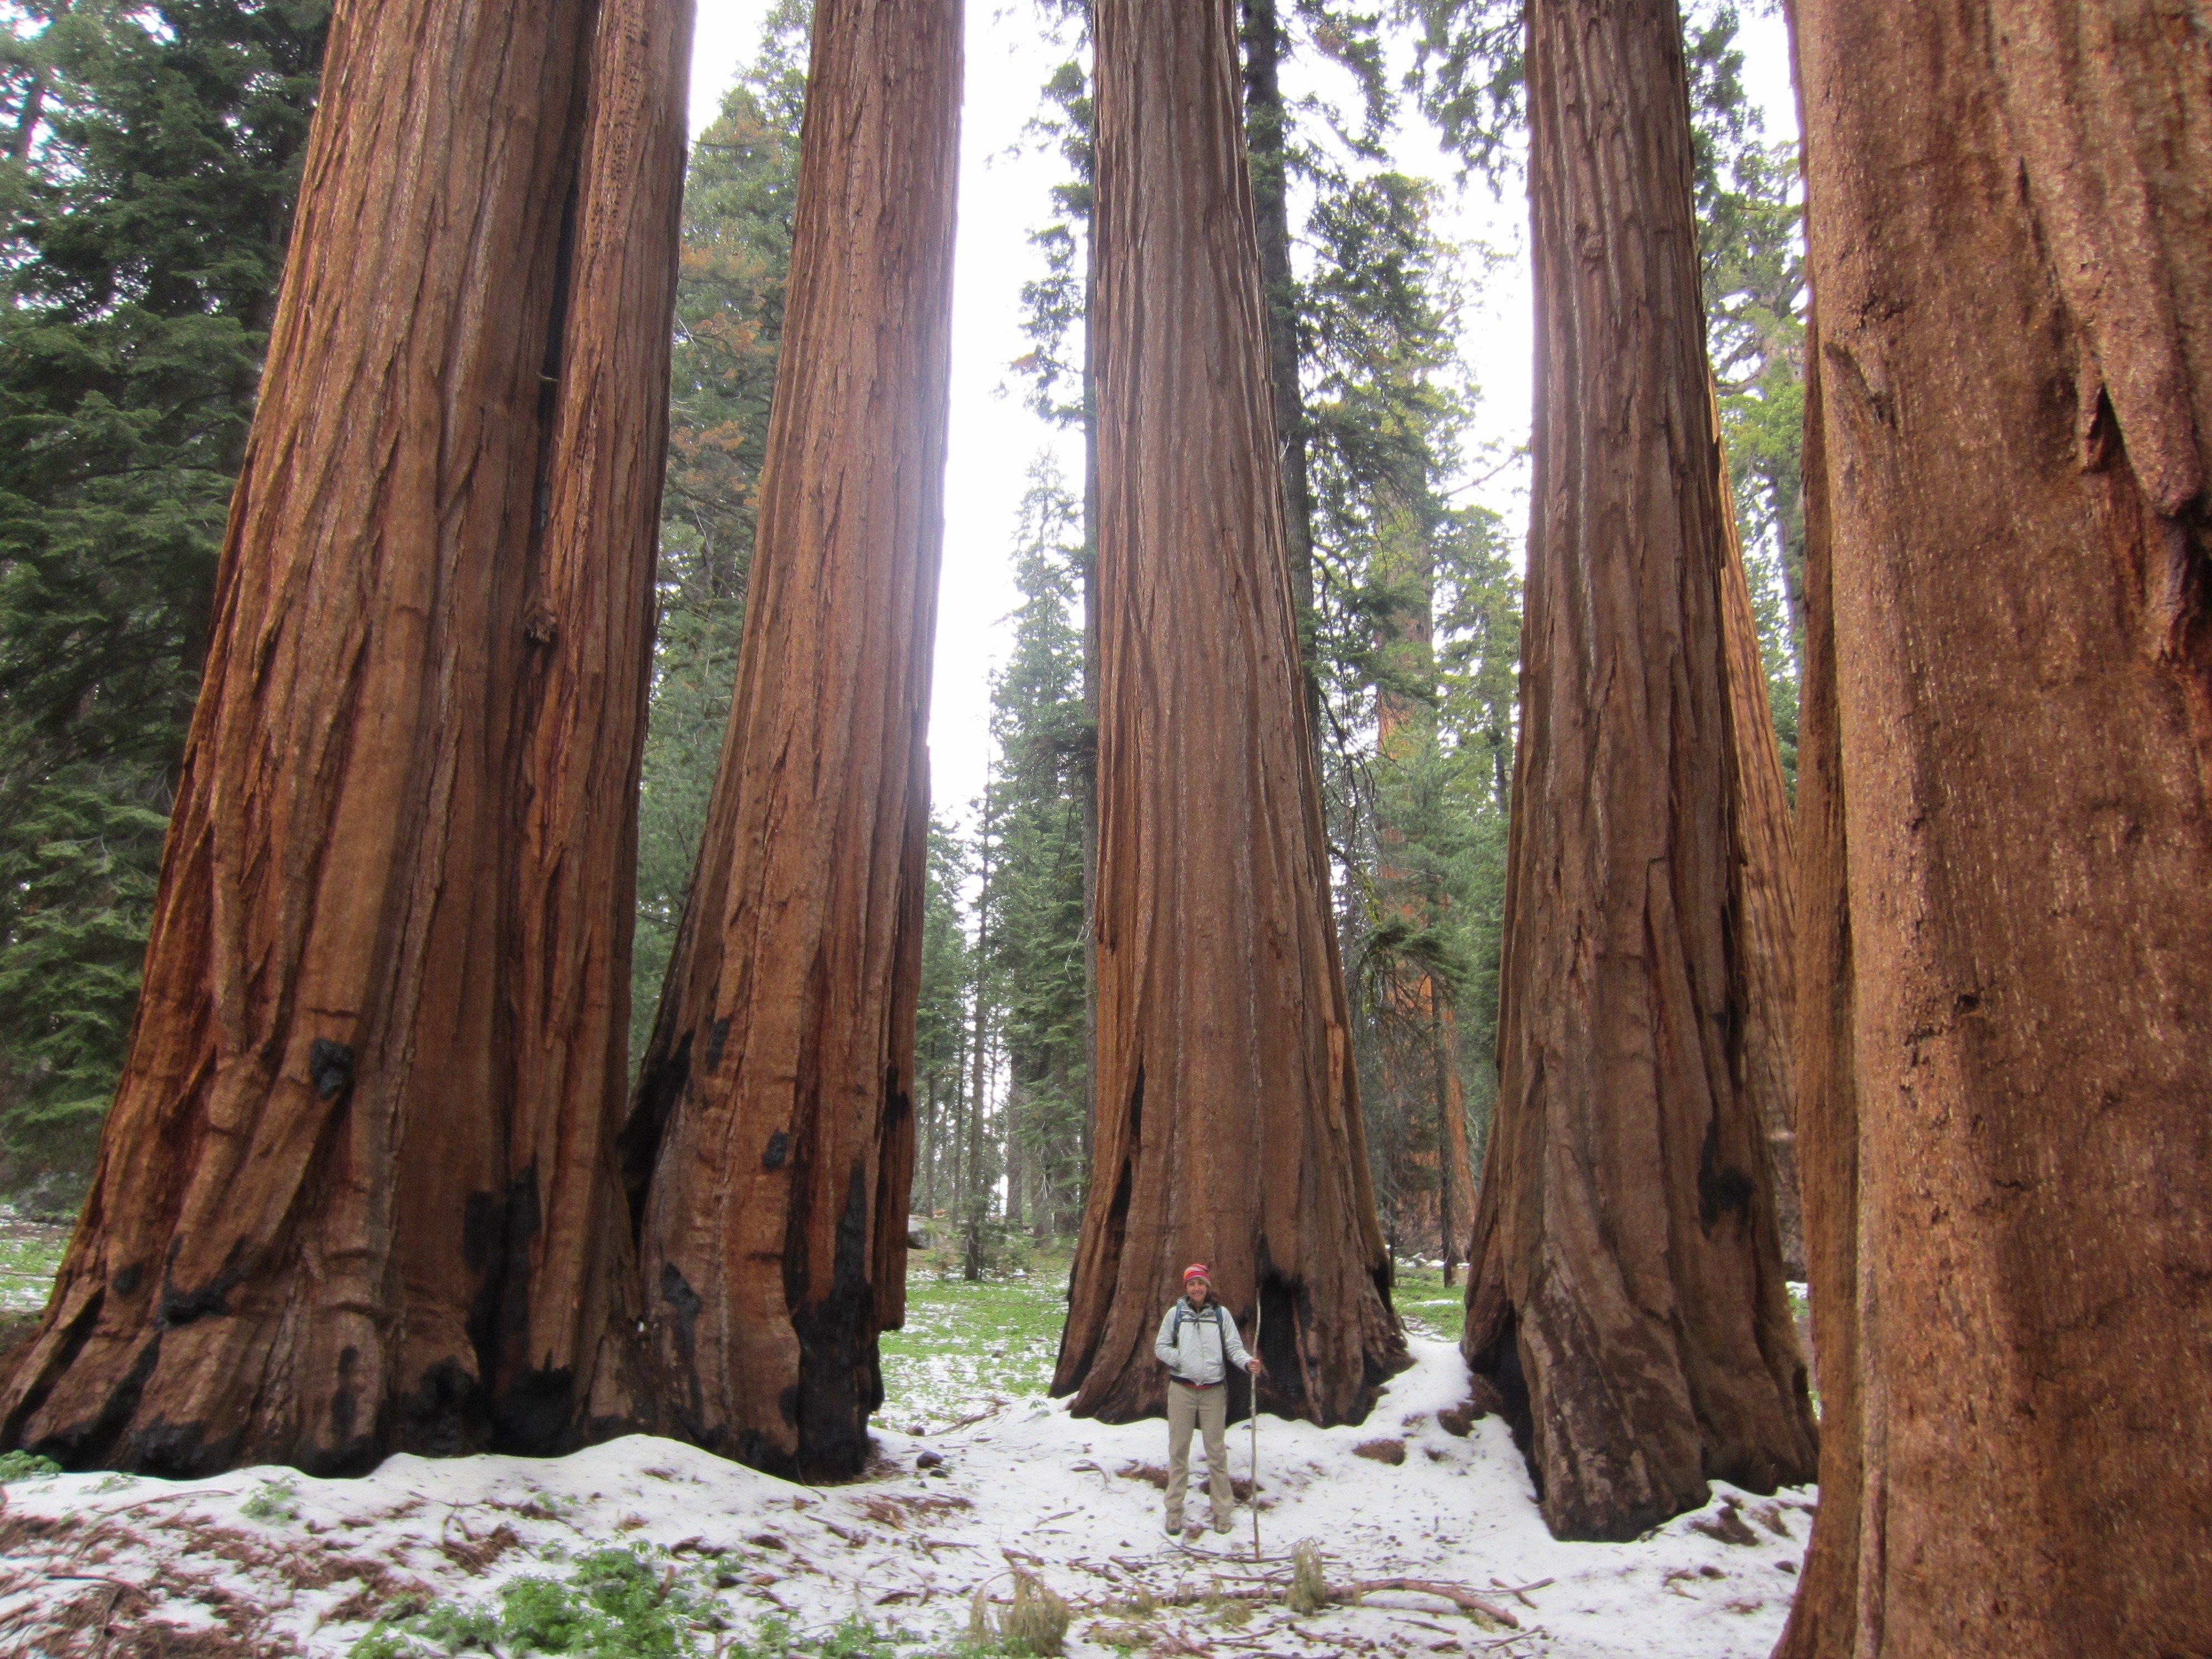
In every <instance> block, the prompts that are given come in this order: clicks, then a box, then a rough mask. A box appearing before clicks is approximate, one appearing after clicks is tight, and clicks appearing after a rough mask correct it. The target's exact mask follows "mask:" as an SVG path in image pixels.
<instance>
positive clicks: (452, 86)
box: [0, 0, 690, 1474]
mask: <svg viewBox="0 0 2212 1659" xmlns="http://www.w3.org/2000/svg"><path fill="white" fill-rule="evenodd" d="M689 39H690V6H689V4H688V3H687V0H607V3H605V4H603V5H601V6H600V7H599V8H598V9H597V10H596V12H595V11H594V9H592V8H588V7H586V6H583V5H581V4H577V3H571V0H532V3H525V4H520V5H517V6H514V7H510V8H507V9H501V10H496V11H485V10H483V9H479V8H471V7H467V6H460V5H455V4H453V3H450V0H395V3H388V4H380V5H374V6H370V5H364V4H359V3H349V4H343V5H341V7H340V8H339V10H338V13H337V17H336V18H335V20H334V21H333V24H332V30H331V48H330V54H329V58H328V61H327V64H326V66H325V72H324V78H323V102H322V106H321V109H320V111H319V113H318V115H317V117H316V121H315V126H314V131H313V137H312V139H311V141H310V144H309V148H308V155H307V163H306V171H305V176H304V179H303V181H302V185H301V198H300V208H299V215H298V220H297V223H296V226H295V233H294V238H293V246H292V259H291V264H290V267H289V270H288V271H287V273H286V276H285V282H284V287H283V296H282V299H281V301H280V304H279V307H278V314H277V318H276V325H275V330H274V332H273V335H272V337H271V341H270V356H269V365H268V369H267V373H266V374H265V376H264V382H263V388H262V396H261V406H260V410H259V412H258V416H257V417H256V419H255V422H254V427H253V433H252V440H251V441H250V443H249V445H248V448H247V454H246V465H245V471H244V474H243V476H242V477H241V478H240V483H239V486H238V489H237V493H236V495H235V496H234V501H233V504H232V511H231V520H230V526H229V530H228V538H227V541H226V545H225V550H224V555H223V560H222V575H221V578H220V589H219V593H218V602H217V612H216V623H215V627H214V630H213V637H212V643H211V647H210V653H209V660H208V668H207V675H206V679H205V682H204V685H203V688H202V691H201V696H200V702H199V705H198V708H197V712H196V714H195V716H194V720H193V725H192V730H191V737H190V739H189V742H188V745H187V749H186V752H185V763H184V768H183V775H182V781H181V784H180V787H179V799H178V805H177V808H176V811H175V814H174V817H173V821H172V823H171V828H170V834H169V842H168V847H167V854H166V855H165V859H164V863H163V869H162V877H161V894H160V897H159V900H158V902H157V906H156V914H155V924H154V929H153V935H152V939H151V942H150V945H149V951H148V957H147V966H146V976H145V989H144V993H143V1000H142V1004H141V1007H140V1011H139V1015H138V1020H137V1027H136V1029H135V1030H134V1032H133V1035H132V1042H131V1057H130V1060H129V1062H128V1064H127V1066H126V1067H125V1073H124V1078H123V1081H122V1084H121V1085H120V1088H119V1090H118V1096H117V1099H116V1103H115V1107H114V1109H113V1111H112V1115H111V1116H110V1118H109V1121H108V1124H107V1128H106V1136H105V1138H104V1139H103V1142H102V1146H101V1152H100V1163H99V1166H98V1169H97V1171H96V1174H95V1176H94V1187H93V1191H92V1194H91V1198H90V1200H89V1201H88V1205H87V1206H86V1209H85V1212H84V1216H83V1218H82V1221H81V1222H80V1223H79V1225H78V1229H77V1232H76V1237H75V1238H74V1239H73V1241H72V1243H71V1245H70V1251H69V1254H68V1256H67V1258H66V1260H65V1261H64V1267H63V1270H62V1274H61V1277H60V1280H59V1282H58V1285H57V1288H56V1291H55V1295H54V1298H53V1301H52V1304H51V1305H50V1307H49V1309H48V1310H47V1314H46V1321H45V1323H44V1325H43V1327H42V1328H41V1330H40V1335H39V1337H38V1338H37V1340H36V1343H35V1345H34V1347H33V1351H32V1352H31V1353H30V1354H29V1356H28V1357H27V1359H26V1361H25V1362H24V1364H22V1365H21V1367H20V1369H18V1370H17V1371H16V1372H15V1376H14V1377H13V1378H12V1380H11V1382H10V1383H9V1388H8V1389H7V1390H6V1392H5V1394H4V1395H0V1425H4V1432H5V1437H6V1439H8V1440H9V1441H10V1442H13V1443H19V1444H22V1445H25V1446H30V1447H35V1448H37V1449H41V1450H45V1451H48V1452H51V1453H52V1454H53V1455H56V1456H58V1457H60V1458H62V1459H63V1460H64V1462H69V1463H71V1464H74V1465H78V1466H83V1465H88V1464H100V1463H106V1464H111V1465H113V1466H115V1467H118V1468H137V1469H144V1470H148V1471H151V1472H156V1473H161V1474H203V1473H205V1472H208V1471H210V1470H214V1469H218V1468H225V1467H228V1466H232V1465H234V1464H237V1463H240V1462H268V1461H281V1462H293V1463H297V1464H299V1465H301V1466H302V1467H305V1468H310V1469H314V1470H317V1471H344V1470H355V1469H361V1468H366V1467H368V1466H369V1465H371V1464H373V1463H374V1462H375V1461H376V1460H377V1459H378V1458H380V1456H382V1455H385V1454H386V1453H387V1452H390V1451H392V1450H396V1449H408V1450H415V1451H422V1452H433V1453H436V1452H455V1451H463V1450H468V1449H476V1448H478V1447H481V1446H484V1445H487V1444H490V1445H509V1446H513V1447H515V1448H516V1449H526V1450H545V1449H558V1448H560V1447H562V1446H566V1445H568V1444H573V1443H575V1442H576V1441H577V1440H578V1439H579V1438H580V1437H582V1436H584V1435H585V1434H586V1433H589V1432H598V1431H605V1430H606V1429H608V1428H609V1427H610V1426H618V1425H620V1424H621V1423H622V1422H623V1421H624V1420H625V1419H627V1417H628V1415H629V1389H630V1388H631V1386H632V1383H633V1382H634V1378H633V1377H632V1376H630V1374H629V1371H628V1370H627V1367H626V1364H625V1363H624V1343H623V1334H624V1333H625V1332H626V1331H627V1330H629V1328H631V1325H630V1320H629V1316H628V1314H627V1311H626V1310H624V1309H623V1308H622V1307H621V1305H620V1304H621V1300H622V1297H621V1285H622V1283H623V1279H625V1277H626V1271H625V1264H624V1263H623V1261H622V1260H621V1255H620V1250H621V1245H620V1234H619V1230H608V1229H605V1227H603V1226H601V1225H599V1220H600V1218H602V1217H603V1216H604V1215H605V1213H607V1212H608V1211H609V1209H610V1207H611V1204H614V1203H618V1199H617V1196H616V1194H617V1188H616V1185H615V1182H616V1174H617V1172H616V1169H615V1166H614V1164H612V1162H611V1158H610V1157H609V1156H608V1154H609V1152H610V1151H611V1146H610V1139H609V1132H610V1127H611V1122H612V1121H613V1118H614V1115H615V1114H616V1113H617V1112H618V1110H619V1109H620V1104H621V1101H620V1096H619V1094H618V1093H616V1092H614V1091H615V1089H616V1087H617V1081H618V1079H619V1077H620V1073H621V1066H622V1044H623V1024H624V1022H623V1013H622V998H623V987H625V986H626V984H627V982H628V977H629V963H628V959H627V958H628V939H629V904H630V896H629V858H630V838H631V834H632V827H631V817H630V809H629V801H630V799H631V798H632V795H633V794H634V792H635V777H636V764H637V741H638V735H639V726H640V722H641V717H642V713H643V708H644V693H645V681H644V673H645V656H646V646H647V627H648V620H647V619H648V616H649V609H648V607H649V604H650V593H651V579H652V567H653V519H654V508H655V501H656V498H657V496H658V495H659V466H660V453H661V443H660V440H659V428H660V423H661V422H662V420H663V418H664V415H663V410H662V404H663V402H664V401H665V384H664V383H665V372H666V338H667V331H666V321H667V317H668V313H669V308H670V306H671V302H672V300H673V293H674V274H675V254H676V238H677V220H676V204H677V197H678V191H679V189H680V184H681V177H682V165H683V143H684V137H683V94H684V80H685V76H684V62H685V58H686V55H687V53H688V50H689V44H688V43H689ZM395 296H400V298H399V299H398V300H395ZM403 301H404V302H403ZM540 501H544V502H546V503H548V504H549V505H547V506H546V507H544V508H542V509H541V507H540V506H539V503H540ZM586 798H590V799H592V800H593V802H594V805H595V808H596V810H594V811H591V812H588V813H586V812H583V811H580V810H578V803H579V802H580V800H582V799H586ZM540 963H549V964H552V967H551V968H550V969H546V970H544V971H541V970H540V969H539V965H538V964H540ZM554 1045H557V1048H558V1052H559V1054H561V1055H562V1056H564V1057H565V1058H563V1059H562V1060H559V1061H558V1062H557V1063H551V1064H549V1060H548V1053H549V1048H550V1047H551V1046H554ZM610 1231H611V1232H612V1243H610ZM605 1249H611V1250H612V1251H613V1255H611V1257H610V1256H602V1255H598V1254H597V1252H599V1251H601V1250H605Z"/></svg>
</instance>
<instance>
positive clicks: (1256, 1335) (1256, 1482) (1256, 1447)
mask: <svg viewBox="0 0 2212 1659" xmlns="http://www.w3.org/2000/svg"><path fill="white" fill-rule="evenodd" d="M1266 1318H1267V1298H1266V1297H1263V1296H1261V1294H1260V1276H1259V1275H1258V1274H1257V1273H1255V1274H1253V1276H1252V1358H1253V1359H1254V1361H1255V1363H1258V1364H1266V1363H1267V1362H1265V1361H1264V1360H1261V1358H1260V1325H1261V1322H1262V1321H1263V1320H1265V1319H1266ZM1245 1380H1246V1381H1247V1382H1249V1383H1251V1385H1252V1395H1251V1405H1250V1407H1249V1412H1250V1414H1251V1418H1252V1496H1251V1500H1250V1501H1251V1504H1252V1559H1254V1560H1255V1561H1257V1560H1258V1559H1260V1373H1259V1372H1257V1371H1248V1372H1247V1373H1245Z"/></svg>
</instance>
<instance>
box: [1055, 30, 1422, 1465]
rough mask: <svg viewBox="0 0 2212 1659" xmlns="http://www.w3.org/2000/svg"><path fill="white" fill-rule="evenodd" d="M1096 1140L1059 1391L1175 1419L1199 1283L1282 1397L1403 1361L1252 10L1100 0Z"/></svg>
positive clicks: (1336, 1399) (1289, 1406) (1325, 1418)
mask: <svg viewBox="0 0 2212 1659" xmlns="http://www.w3.org/2000/svg"><path fill="white" fill-rule="evenodd" d="M1094 15H1095V21H1096V27H1097V36H1096V38H1097V115H1098V147H1097V158H1098V161H1097V182H1098V216H1097V220H1096V222H1095V225H1094V231H1095V234H1096V236H1097V244H1096V245H1097V253H1098V283H1097V306H1096V307H1095V308H1094V311H1093V313H1092V318H1093V326H1094V327H1095V329H1096V330H1097V334H1096V340H1097V348H1096V353H1097V355H1096V357H1095V360H1094V361H1095V362H1096V365H1097V387H1098V399H1099V408H1098V433H1099V453H1098V496H1099V526H1098V527H1099V544H1098V592H1099V600H1100V605H1099V653H1098V654H1099V662H1100V696H1099V716H1100V726H1099V754H1098V767H1099V791H1100V801H1099V813H1100V823H1099V864H1098V879H1097V909H1096V923H1095V925H1096V928H1097V959H1098V1042H1097V1067H1098V1073H1097V1075H1098V1119H1097V1139H1096V1142H1095V1147H1096V1160H1095V1163H1094V1166H1093V1176H1092V1181H1091V1191H1090V1198H1089V1202H1088V1204H1087V1206H1085V1212H1084V1218H1083V1226H1082V1232H1081V1236H1080V1239H1079V1245H1078V1251H1077V1256H1076V1262H1075V1268H1074V1277H1073V1288H1072V1291H1071V1298H1070V1306H1069V1310H1068V1322H1067V1328H1066V1333H1065V1334H1064V1336H1063V1338H1062V1340H1061V1346H1060V1362H1059V1366H1058V1370H1057V1371H1056V1373H1055V1376H1054V1389H1055V1391H1057V1392H1059V1393H1062V1394H1066V1393H1069V1392H1073V1393H1074V1394H1075V1395H1076V1401H1075V1409H1076V1411H1077V1412H1078V1413H1080V1414H1083V1415H1086V1416H1094V1415H1095V1416H1099V1417H1103V1418H1106V1419H1109V1420H1113V1421H1127V1420H1128V1419H1133V1418H1135V1417H1139V1416H1141V1415H1144V1414H1145V1413H1148V1412H1152V1411H1156V1410H1158V1408H1159V1407H1160V1405H1161V1403H1162V1400H1163V1394H1164V1389H1163V1384H1162V1382H1161V1376H1160V1367H1159V1364H1158V1361H1156V1360H1155V1359H1154V1358H1153V1357H1152V1340H1153V1335H1154V1333H1155V1332H1156V1330H1157V1329H1158V1321H1159V1317H1160V1314H1161V1311H1162V1310H1163V1309H1164V1308H1165V1307H1166V1305H1167V1304H1168V1302H1169V1301H1170V1298H1171V1297H1173V1296H1174V1295H1175V1293H1176V1289H1177V1286H1178V1285H1179V1282H1180V1276H1181V1273H1182V1268H1183V1267H1184V1266H1185V1265H1186V1264H1187V1263H1188V1262H1190V1261H1199V1260H1203V1261H1206V1263H1208V1265H1209V1266H1211V1267H1212V1269H1213V1271H1214V1274H1215V1279H1214V1284H1215V1286H1216V1288H1217V1290H1218V1292H1219V1294H1220V1297H1221V1300H1222V1302H1223V1303H1224V1304H1225V1306H1227V1307H1228V1308H1229V1309H1230V1310H1231V1312H1232V1313H1234V1314H1235V1315H1236V1316H1237V1318H1238V1319H1239V1320H1240V1321H1241V1322H1243V1324H1244V1326H1245V1328H1246V1329H1247V1330H1248V1331H1249V1328H1250V1327H1251V1323H1252V1320H1253V1315H1254V1312H1255V1305H1256V1304H1257V1303H1258V1302H1259V1300H1260V1299H1261V1298H1262V1297H1264V1298H1265V1302H1266V1309H1267V1319H1266V1338H1265V1341H1266V1351H1265V1355H1264V1357H1265V1358H1266V1359H1267V1364H1268V1365H1269V1367H1270V1370H1271V1372H1272V1377H1271V1389H1270V1390H1268V1391H1266V1392H1263V1395H1262V1399H1263V1401H1265V1402H1266V1403H1268V1404H1269V1405H1271V1407H1273V1408H1274V1409H1277V1410H1279V1411H1282V1412H1284V1413H1289V1414H1293V1415H1297V1416H1301V1417H1306V1418H1309V1419H1313V1420H1315V1421H1317V1422H1323V1423H1335V1422H1344V1421H1347V1420H1356V1419H1358V1418H1360V1417H1361V1416H1363V1415H1364V1413H1365V1412H1366V1411H1367V1409H1368V1407H1369V1406H1370V1403H1371V1402H1372V1401H1373V1399H1374V1395H1375V1391H1376V1387H1377V1386H1378V1384H1379V1383H1381V1381H1382V1380H1383V1378H1384V1377H1386V1376H1389V1374H1390V1372H1391V1371H1392V1370H1395V1369H1396V1368H1397V1367H1399V1366H1401V1365H1402V1364H1404V1363H1405V1343H1404V1339H1403V1337H1402V1335H1401V1333H1400V1330H1399V1327H1398V1322H1397V1320H1396V1317H1395V1315H1394V1314H1393V1313H1392V1311H1391V1309H1390V1304H1389V1297H1388V1293H1387V1287H1388V1285H1389V1257H1388V1255H1386V1254H1385V1252H1384V1249H1383V1237H1382V1234H1381V1231H1380V1230H1379V1228H1378V1227H1377V1226H1376V1220H1375V1212H1374V1200H1373V1197H1372V1194H1371V1193H1370V1189H1369V1184H1368V1177H1367V1163H1366V1152H1365V1145H1364V1134H1363V1132H1362V1129H1361V1125H1360V1119H1359V1103H1358V1093H1357V1091H1356V1087H1355V1084H1354V1079H1353V1073H1352V1056H1351V1048H1350V1042H1349V1038H1348V1030H1349V1025H1350V1019H1349V1015H1348V1012H1347V1009H1346V999H1345V989H1344V981H1343V975H1342V972H1341V970H1340V967H1339V964H1338V961H1337V952H1336V935H1335V930H1334V927H1333V925H1332V919H1331V916H1330V914H1329V905H1328V872H1327V869H1326V866H1325V862H1324V859H1325V848H1324V846H1323V842H1322V825H1321V804H1320V796H1319V792H1318V789H1317V787H1316V780H1315V776H1314V763H1313V750H1312V745H1311V743H1310V738H1309V734H1308V730H1307V723H1306V704H1305V695H1304V678H1303V675H1302V672H1301V670H1300V665H1299V662H1298V652H1297V627H1296V622H1295V614H1294V608H1293V601H1292V598H1291V583H1290V578H1289V574H1288V572H1287V570H1286V568H1285V562H1284V555H1283V520H1282V484H1281V480H1280V477H1279V473H1278V471H1277V468H1276V461H1275V450H1274V422H1273V414H1272V410H1271V406H1270V404H1271V399H1270V394H1269V389H1268V380H1267V326H1266V322H1265V319H1264V315H1263V313H1262V310H1261V292H1260V279H1259V253H1258V249H1257V247H1256V246H1255V238H1254V231H1253V219H1252V201H1251V191H1250V185H1249V182H1248V180H1247V178H1246V175H1245V167H1244V147H1243V132H1242V130H1241V127H1240V124H1239V118H1238V111H1237V55H1236V33H1235V14H1234V7H1233V5H1232V4H1231V0H1100V3H1099V4H1098V6H1097V10H1096V12H1095V14H1094Z"/></svg>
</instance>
